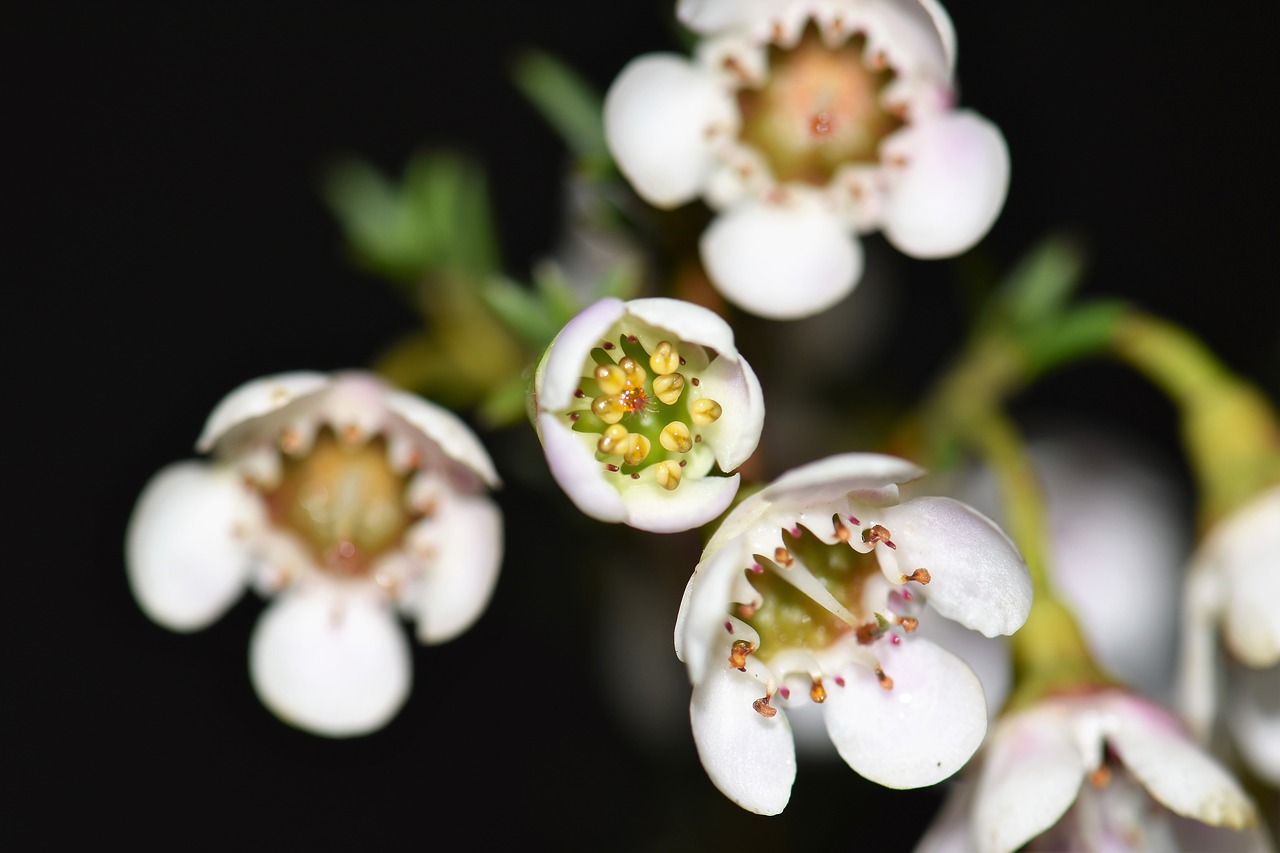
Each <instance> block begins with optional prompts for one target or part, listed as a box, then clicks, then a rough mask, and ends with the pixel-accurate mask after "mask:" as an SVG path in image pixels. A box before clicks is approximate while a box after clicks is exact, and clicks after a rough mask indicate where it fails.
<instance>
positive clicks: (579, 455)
mask: <svg viewBox="0 0 1280 853" xmlns="http://www.w3.org/2000/svg"><path fill="white" fill-rule="evenodd" d="M579 368H581V365H579ZM537 425H538V436H539V437H540V438H541V439H542V447H543V450H544V451H545V452H546V457H547V465H548V466H549V467H550V468H551V473H552V475H553V476H554V477H555V480H556V482H557V483H559V484H560V488H562V489H564V493H565V494H566V495H568V496H569V500H571V501H573V504H574V506H576V507H577V508H578V509H580V510H582V512H583V513H585V514H586V515H589V516H591V517H592V518H594V519H598V520H599V521H608V522H619V521H625V520H626V519H627V508H626V504H625V503H623V500H622V495H621V494H620V493H619V492H618V490H617V489H615V488H614V487H613V486H611V485H610V484H609V483H608V481H607V480H605V478H604V476H603V475H602V474H601V472H600V463H599V462H597V461H596V458H595V451H594V448H593V444H592V443H588V442H590V439H589V437H585V436H584V435H583V434H581V433H576V432H574V431H573V430H572V429H570V428H569V427H568V425H567V424H565V423H564V422H563V421H562V420H561V417H560V416H559V415H553V414H550V413H547V412H544V413H542V414H540V415H538V421H537Z"/></svg>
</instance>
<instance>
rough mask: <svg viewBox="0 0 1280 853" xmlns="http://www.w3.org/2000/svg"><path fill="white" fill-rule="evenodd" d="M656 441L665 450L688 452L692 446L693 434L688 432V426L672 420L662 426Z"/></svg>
mask: <svg viewBox="0 0 1280 853" xmlns="http://www.w3.org/2000/svg"><path fill="white" fill-rule="evenodd" d="M658 441H659V442H661V443H662V446H663V447H665V448H666V449H667V450H670V451H672V452H674V453H688V452H689V451H690V449H692V448H693V436H692V435H690V433H689V428H688V427H687V426H685V425H684V424H683V423H682V422H681V421H672V422H671V423H669V424H667V425H666V426H664V427H663V428H662V434H661V435H659V436H658Z"/></svg>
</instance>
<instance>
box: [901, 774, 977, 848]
mask: <svg viewBox="0 0 1280 853" xmlns="http://www.w3.org/2000/svg"><path fill="white" fill-rule="evenodd" d="M967 773H968V771H965V773H964V774H961V775H960V776H956V777H954V778H953V779H952V780H951V782H950V783H949V784H950V788H951V790H950V793H948V794H947V798H946V799H945V800H943V801H942V808H941V809H940V810H939V811H938V813H937V814H936V815H934V817H933V822H932V823H930V824H929V828H928V829H926V830H925V833H924V835H923V836H921V837H920V841H919V842H918V843H917V844H916V846H915V848H914V850H913V851H912V853H974V846H973V821H972V820H971V817H970V816H971V814H972V811H973V788H974V783H973V782H971V781H968V780H966V779H964V778H963V776H965V775H967Z"/></svg>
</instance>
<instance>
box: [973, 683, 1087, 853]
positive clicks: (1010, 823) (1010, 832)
mask: <svg viewBox="0 0 1280 853" xmlns="http://www.w3.org/2000/svg"><path fill="white" fill-rule="evenodd" d="M1080 749H1081V744H1080V743H1079V742H1078V740H1077V739H1076V736H1075V733H1074V731H1073V730H1072V727H1071V725H1070V718H1069V717H1068V715H1067V713H1066V711H1065V710H1064V709H1060V708H1057V707H1052V706H1051V707H1041V708H1036V709H1035V710H1032V711H1025V712H1022V713H1019V714H1017V715H1015V716H1013V717H1009V718H1006V719H1004V720H1002V721H1001V722H1000V723H999V724H998V726H997V728H996V729H995V730H994V731H993V732H992V736H991V741H990V744H989V745H988V747H987V748H986V750H985V751H984V752H985V756H984V758H983V765H982V770H981V775H980V776H979V779H978V783H977V785H978V787H977V789H976V790H975V792H974V802H975V807H974V812H973V824H974V827H973V830H974V839H975V842H976V845H977V849H978V851H979V853H1011V851H1013V850H1017V849H1018V848H1020V847H1021V846H1022V845H1023V844H1025V843H1026V842H1027V841H1029V840H1031V839H1032V838H1035V837H1036V836H1037V835H1040V834H1041V833H1042V832H1044V831H1045V830H1047V829H1049V827H1051V826H1053V825H1054V824H1055V823H1057V822H1058V820H1059V819H1060V818H1061V817H1062V816H1063V815H1064V814H1066V812H1067V809H1069V808H1070V807H1071V804H1072V803H1074V802H1075V799H1076V796H1077V795H1078V794H1079V792H1080V786H1081V784H1082V783H1083V782H1084V777H1085V761H1084V758H1083V757H1082V755H1081V753H1080Z"/></svg>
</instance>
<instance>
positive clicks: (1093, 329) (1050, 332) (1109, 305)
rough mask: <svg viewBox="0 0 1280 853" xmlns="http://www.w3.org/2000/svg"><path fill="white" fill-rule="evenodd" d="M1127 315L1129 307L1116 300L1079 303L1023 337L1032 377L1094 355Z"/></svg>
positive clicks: (1105, 343) (1107, 341) (1108, 341)
mask: <svg viewBox="0 0 1280 853" xmlns="http://www.w3.org/2000/svg"><path fill="white" fill-rule="evenodd" d="M1128 311H1129V305H1128V303H1126V302H1123V301H1121V300H1119V299H1096V300H1092V301H1089V302H1082V303H1079V304H1077V305H1075V306H1073V307H1072V308H1071V310H1069V311H1067V312H1066V313H1064V314H1062V315H1061V316H1059V317H1057V318H1055V319H1054V320H1053V321H1051V322H1048V323H1045V324H1043V325H1042V326H1041V327H1040V328H1038V329H1036V330H1035V331H1034V332H1032V333H1030V334H1026V335H1024V336H1023V346H1024V348H1025V351H1026V353H1027V360H1028V363H1029V367H1030V369H1031V371H1032V373H1033V374H1039V373H1043V372H1044V371H1046V370H1049V369H1051V368H1054V367H1058V366H1060V365H1063V364H1067V363H1069V362H1072V361H1075V360H1076V359H1079V358H1081V357H1085V356H1090V355H1096V354H1097V353H1098V352H1100V351H1101V350H1102V349H1104V348H1105V347H1107V346H1108V345H1109V343H1110V341H1111V338H1112V334H1113V332H1114V330H1115V327H1116V324H1117V323H1118V322H1119V321H1120V319H1121V318H1122V317H1123V316H1124V315H1125V314H1126V313H1127V312H1128Z"/></svg>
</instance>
